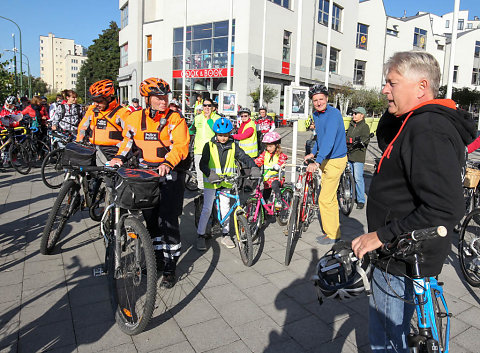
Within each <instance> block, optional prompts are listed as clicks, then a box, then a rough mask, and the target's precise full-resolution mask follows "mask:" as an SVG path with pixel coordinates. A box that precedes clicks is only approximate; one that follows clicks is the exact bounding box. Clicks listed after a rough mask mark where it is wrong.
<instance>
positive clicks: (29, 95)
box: [3, 48, 32, 98]
mask: <svg viewBox="0 0 480 353" xmlns="http://www.w3.org/2000/svg"><path fill="white" fill-rule="evenodd" d="M3 51H10V52H12V53H14V54H15V53H16V52H17V49H16V48H15V49H13V50H11V49H3ZM22 55H23V56H24V57H25V59H27V68H28V97H29V98H32V76H31V75H30V60H28V56H26V55H25V54H23V53H22ZM20 62H22V58H20Z"/></svg>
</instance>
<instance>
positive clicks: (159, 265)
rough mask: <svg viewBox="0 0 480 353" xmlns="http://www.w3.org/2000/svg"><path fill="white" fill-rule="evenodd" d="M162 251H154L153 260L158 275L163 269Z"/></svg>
mask: <svg viewBox="0 0 480 353" xmlns="http://www.w3.org/2000/svg"><path fill="white" fill-rule="evenodd" d="M164 258H165V257H164V256H163V251H155V260H156V262H157V272H158V273H159V274H160V273H162V272H163V269H164V268H165V261H164Z"/></svg>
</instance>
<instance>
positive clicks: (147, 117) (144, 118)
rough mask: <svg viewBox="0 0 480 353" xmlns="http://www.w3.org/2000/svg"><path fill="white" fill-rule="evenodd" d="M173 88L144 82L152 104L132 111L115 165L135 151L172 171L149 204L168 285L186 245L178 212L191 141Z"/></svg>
mask: <svg viewBox="0 0 480 353" xmlns="http://www.w3.org/2000/svg"><path fill="white" fill-rule="evenodd" d="M169 93H171V91H170V86H169V84H168V83H167V82H165V81H164V80H162V79H159V78H154V77H152V78H148V79H146V80H144V81H143V82H142V83H141V84H140V94H141V95H142V96H143V97H145V102H146V105H147V108H146V109H143V110H139V111H136V112H133V113H131V114H130V115H129V116H128V118H127V120H126V123H125V129H124V130H123V137H124V139H123V141H122V143H121V145H120V148H119V151H118V154H117V156H115V158H114V159H112V160H111V161H110V165H122V164H123V163H124V162H125V161H126V160H127V159H128V157H129V155H130V153H131V152H134V153H135V154H137V157H138V159H139V162H140V164H141V165H143V166H146V167H150V168H157V169H158V174H160V176H164V175H167V174H169V173H170V172H172V173H171V174H172V180H168V181H167V182H166V183H165V184H162V185H161V186H160V188H161V201H160V203H159V204H158V205H157V207H155V208H153V209H148V210H143V217H144V218H145V222H146V223H147V229H148V231H149V232H150V235H151V236H152V238H153V246H154V249H155V255H156V258H157V269H158V270H159V271H162V270H163V278H162V282H161V285H162V286H163V287H165V288H172V287H173V286H174V285H175V282H176V277H175V269H176V263H177V260H178V257H179V256H180V248H181V242H180V230H179V222H178V217H179V216H180V215H181V214H182V209H183V193H184V191H185V170H187V169H188V167H189V161H188V160H187V157H188V155H189V154H188V146H189V143H190V135H189V133H188V128H187V124H186V122H185V119H183V118H182V117H181V116H180V114H179V113H177V112H175V111H173V110H170V109H168V94H169ZM132 150H133V151H132Z"/></svg>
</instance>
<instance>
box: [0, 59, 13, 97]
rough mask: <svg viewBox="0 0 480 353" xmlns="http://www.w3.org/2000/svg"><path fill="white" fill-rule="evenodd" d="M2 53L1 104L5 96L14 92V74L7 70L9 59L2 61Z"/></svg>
mask: <svg viewBox="0 0 480 353" xmlns="http://www.w3.org/2000/svg"><path fill="white" fill-rule="evenodd" d="M1 58H2V54H0V104H1V105H3V102H4V101H5V98H6V97H7V96H9V95H10V94H12V93H14V92H13V91H14V88H13V86H14V81H15V78H14V75H13V74H12V73H10V72H8V71H7V67H8V65H10V62H11V60H7V61H2V59H1Z"/></svg>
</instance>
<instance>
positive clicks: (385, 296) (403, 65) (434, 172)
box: [352, 52, 476, 353]
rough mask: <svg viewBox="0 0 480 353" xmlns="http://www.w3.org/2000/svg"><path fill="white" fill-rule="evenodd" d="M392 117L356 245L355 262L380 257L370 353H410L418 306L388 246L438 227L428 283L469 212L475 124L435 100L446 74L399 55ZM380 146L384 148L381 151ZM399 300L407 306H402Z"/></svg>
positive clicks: (426, 259)
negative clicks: (467, 169) (441, 229)
mask: <svg viewBox="0 0 480 353" xmlns="http://www.w3.org/2000/svg"><path fill="white" fill-rule="evenodd" d="M385 77H386V84H385V86H384V88H383V90H382V93H383V94H385V95H386V96H387V99H388V112H386V113H385V114H384V116H383V117H382V119H381V124H379V126H378V130H377V136H378V137H379V141H380V142H381V143H382V147H383V148H384V152H383V155H382V159H381V160H380V163H379V165H378V168H377V170H376V173H375V175H374V177H373V180H372V183H371V185H370V191H369V194H368V201H367V221H368V231H369V233H367V234H364V235H362V236H360V237H358V238H356V239H354V240H353V242H352V248H353V250H354V252H355V254H356V255H357V256H359V257H360V258H361V257H363V256H364V255H365V254H366V253H367V252H369V251H374V250H376V251H377V252H378V255H379V260H378V261H376V262H375V264H374V268H373V278H372V289H373V295H372V296H371V298H370V318H369V321H370V323H369V331H370V334H369V336H370V345H371V349H372V351H373V352H375V353H378V352H407V351H408V347H407V344H406V338H407V335H408V333H409V330H410V328H409V323H410V320H411V318H412V316H413V312H414V308H415V307H414V305H412V304H410V303H411V302H412V297H413V286H412V282H411V280H409V279H408V278H407V277H406V276H410V275H411V271H410V267H409V265H408V264H407V263H405V262H403V261H401V260H396V259H391V258H390V260H387V259H385V257H384V256H385V254H384V253H383V252H382V246H383V244H385V243H389V242H391V241H392V240H393V239H395V238H396V237H397V236H399V235H401V234H403V233H406V232H409V231H413V230H416V229H423V228H428V227H433V226H440V225H443V226H445V227H446V228H447V230H448V235H447V237H445V238H439V239H434V240H429V241H425V242H424V243H423V246H422V251H423V253H422V261H423V262H422V264H421V266H420V271H421V274H422V276H435V275H438V274H439V273H440V272H441V270H442V265H443V262H444V261H445V259H446V256H447V253H448V251H449V249H450V241H451V236H452V232H453V227H454V225H455V224H456V223H457V222H458V221H459V220H460V218H461V217H462V215H463V211H464V201H463V192H462V177H461V170H462V167H463V166H464V164H465V146H466V145H467V144H469V143H470V142H471V141H472V140H473V138H474V137H475V134H476V129H475V126H474V124H473V122H472V120H471V119H470V117H469V116H468V115H466V114H464V113H462V112H460V111H459V110H457V109H456V106H455V102H453V101H452V100H449V99H445V100H443V99H442V100H440V99H434V98H435V97H436V95H437V94H438V88H439V84H440V67H439V65H438V62H437V61H436V60H435V58H434V57H433V56H432V55H430V54H428V53H425V52H399V53H396V54H395V55H394V56H392V57H391V58H390V59H389V60H388V62H387V63H386V65H385ZM380 142H379V144H380ZM397 295H398V296H400V297H402V298H403V299H404V300H405V301H407V302H410V303H409V304H406V303H405V302H404V301H402V300H400V299H398V298H397Z"/></svg>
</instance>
